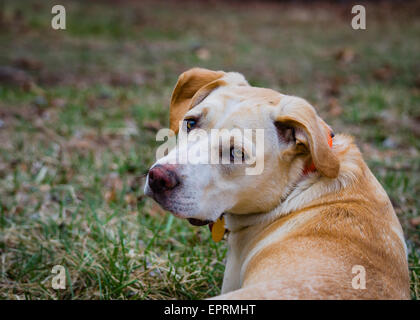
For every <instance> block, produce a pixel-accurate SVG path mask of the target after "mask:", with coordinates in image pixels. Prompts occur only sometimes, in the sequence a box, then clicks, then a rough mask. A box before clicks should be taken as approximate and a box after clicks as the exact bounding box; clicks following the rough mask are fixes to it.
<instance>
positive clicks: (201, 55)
mask: <svg viewBox="0 0 420 320" xmlns="http://www.w3.org/2000/svg"><path fill="white" fill-rule="evenodd" d="M195 54H196V55H197V58H198V59H200V60H203V61H206V60H209V59H210V57H211V53H210V51H209V50H208V49H206V48H199V49H197V50H196V52H195Z"/></svg>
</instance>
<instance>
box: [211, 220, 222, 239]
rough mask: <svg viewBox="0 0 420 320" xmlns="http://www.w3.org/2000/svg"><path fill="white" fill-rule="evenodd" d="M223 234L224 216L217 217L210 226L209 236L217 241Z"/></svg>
mask: <svg viewBox="0 0 420 320" xmlns="http://www.w3.org/2000/svg"><path fill="white" fill-rule="evenodd" d="M224 235H225V217H221V218H219V219H217V221H216V222H215V223H214V224H213V226H212V228H211V238H212V239H213V241H214V242H219V241H220V240H222V239H223V236H224Z"/></svg>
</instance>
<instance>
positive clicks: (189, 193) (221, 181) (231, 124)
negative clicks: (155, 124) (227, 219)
mask: <svg viewBox="0 0 420 320" xmlns="http://www.w3.org/2000/svg"><path fill="white" fill-rule="evenodd" d="M170 129H171V130H173V131H174V132H175V133H178V132H180V133H179V135H181V133H185V134H186V135H187V137H188V139H187V142H186V143H184V144H183V145H182V146H179V147H177V148H174V149H172V150H171V151H170V152H169V153H168V154H167V155H166V156H164V157H162V158H160V159H159V160H158V161H157V162H156V163H155V164H154V165H153V166H152V167H151V169H150V170H149V174H148V177H147V180H146V186H145V193H146V194H147V195H149V196H151V197H153V198H154V199H155V200H156V201H157V202H158V203H159V204H160V205H161V206H162V207H163V208H165V209H167V210H169V211H171V212H172V213H173V214H175V215H176V216H178V217H181V218H188V219H189V220H190V222H194V223H195V224H200V222H202V223H203V224H204V223H206V222H211V221H215V220H217V218H219V216H220V215H221V214H222V213H224V212H229V213H235V214H249V213H259V212H268V211H270V210H272V209H273V208H274V207H275V206H277V205H278V204H279V203H280V202H281V201H282V199H284V198H285V196H286V195H287V193H288V192H289V191H290V187H291V185H292V184H294V183H296V182H297V181H298V180H299V179H300V177H301V175H302V171H303V169H304V168H305V167H307V166H308V165H309V164H311V163H313V164H314V166H315V168H316V170H317V172H318V173H319V174H321V175H323V176H325V177H328V178H335V177H337V175H338V171H339V162H338V159H337V157H336V156H335V155H334V153H333V152H332V150H331V148H330V147H329V145H328V136H329V134H330V128H329V127H328V125H327V124H326V123H325V122H324V121H323V120H322V119H321V118H319V117H318V115H317V114H316V112H315V110H314V108H313V107H312V106H311V105H310V104H309V103H308V102H306V101H305V100H303V99H301V98H297V97H292V96H286V95H283V94H280V93H278V92H276V91H273V90H270V89H264V88H257V87H252V86H250V85H249V84H248V82H247V81H246V80H245V78H244V77H243V76H242V75H241V74H239V73H233V72H229V73H225V72H222V71H211V70H206V69H200V68H194V69H191V70H188V71H186V72H184V73H183V74H182V75H181V76H180V77H179V79H178V82H177V84H176V86H175V89H174V91H173V93H172V98H171V106H170ZM214 129H227V131H229V132H230V133H231V134H232V136H231V138H230V139H228V140H227V143H222V144H221V145H220V144H219V143H216V144H215V143H212V142H214V141H215V140H214V139H212V138H211V137H212V135H211V132H212V131H213V132H214ZM245 129H248V130H249V129H252V130H254V132H253V133H252V134H251V135H247V134H246V133H245V134H244V131H245ZM257 129H260V132H263V138H262V140H261V135H260V136H259V137H260V139H258V134H257V133H256V132H255V131H258V130H257ZM261 129H262V130H261ZM225 131H226V130H225ZM194 135H195V136H196V137H195V138H194V139H190V138H191V137H194ZM235 135H239V136H241V137H240V138H238V139H235ZM197 137H201V138H200V139H197ZM217 141H218V142H219V138H217ZM238 141H239V143H238ZM261 141H262V142H261ZM258 143H259V144H260V145H258ZM261 144H262V145H261ZM202 147H205V148H202ZM194 148H195V149H196V150H200V151H202V150H204V149H206V148H208V149H207V150H209V151H208V152H199V154H198V153H197V152H192V153H191V152H189V153H188V151H187V150H191V149H194ZM185 152H187V153H188V154H189V155H191V154H192V155H193V156H192V158H194V157H195V159H194V161H188V162H187V163H183V164H180V163H179V162H180V161H179V158H180V153H185ZM210 154H213V155H214V154H215V155H216V156H217V157H220V159H219V160H220V161H219V162H217V163H214V160H215V159H214V158H212V159H211V160H213V161H209V159H210V158H211V156H209V155H210ZM238 158H240V160H242V161H237V160H238ZM247 159H253V161H251V162H249V161H246V160H247ZM256 166H260V168H261V166H262V168H263V169H262V170H260V172H258V174H247V169H250V168H255V167H256Z"/></svg>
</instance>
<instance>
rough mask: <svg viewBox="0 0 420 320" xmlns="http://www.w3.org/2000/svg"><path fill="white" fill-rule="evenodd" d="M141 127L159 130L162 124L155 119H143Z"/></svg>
mask: <svg viewBox="0 0 420 320" xmlns="http://www.w3.org/2000/svg"><path fill="white" fill-rule="evenodd" d="M143 127H144V128H145V129H147V130H150V131H159V130H160V129H162V125H161V124H160V122H159V121H157V120H150V121H144V122H143Z"/></svg>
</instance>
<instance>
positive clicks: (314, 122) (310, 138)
mask: <svg viewBox="0 0 420 320" xmlns="http://www.w3.org/2000/svg"><path fill="white" fill-rule="evenodd" d="M283 99H287V100H288V101H287V102H286V101H281V103H280V105H283V106H280V112H279V113H277V114H276V123H275V124H276V127H277V128H279V127H280V128H282V129H283V131H285V132H286V133H287V134H288V135H287V136H286V139H288V141H287V142H290V141H293V142H294V143H296V145H297V146H302V145H303V146H304V147H305V148H306V149H307V150H309V152H310V154H311V157H312V161H313V163H314V165H315V167H316V169H317V170H318V171H319V172H320V173H321V174H323V175H324V176H326V177H328V178H336V177H337V176H338V172H339V170H340V162H339V161H338V158H337V156H336V155H335V154H334V152H333V151H332V148H331V147H330V145H329V143H328V141H329V139H330V135H331V129H330V128H329V126H328V125H327V124H326V123H325V122H324V121H323V120H322V119H321V118H320V117H319V116H318V115H317V114H316V111H315V109H314V108H313V107H312V106H311V105H310V104H309V103H307V102H306V101H305V100H303V99H300V98H296V97H284V98H283ZM285 128H286V129H285ZM289 128H293V135H292V134H291V133H290V129H289ZM280 134H282V131H281V132H280Z"/></svg>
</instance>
